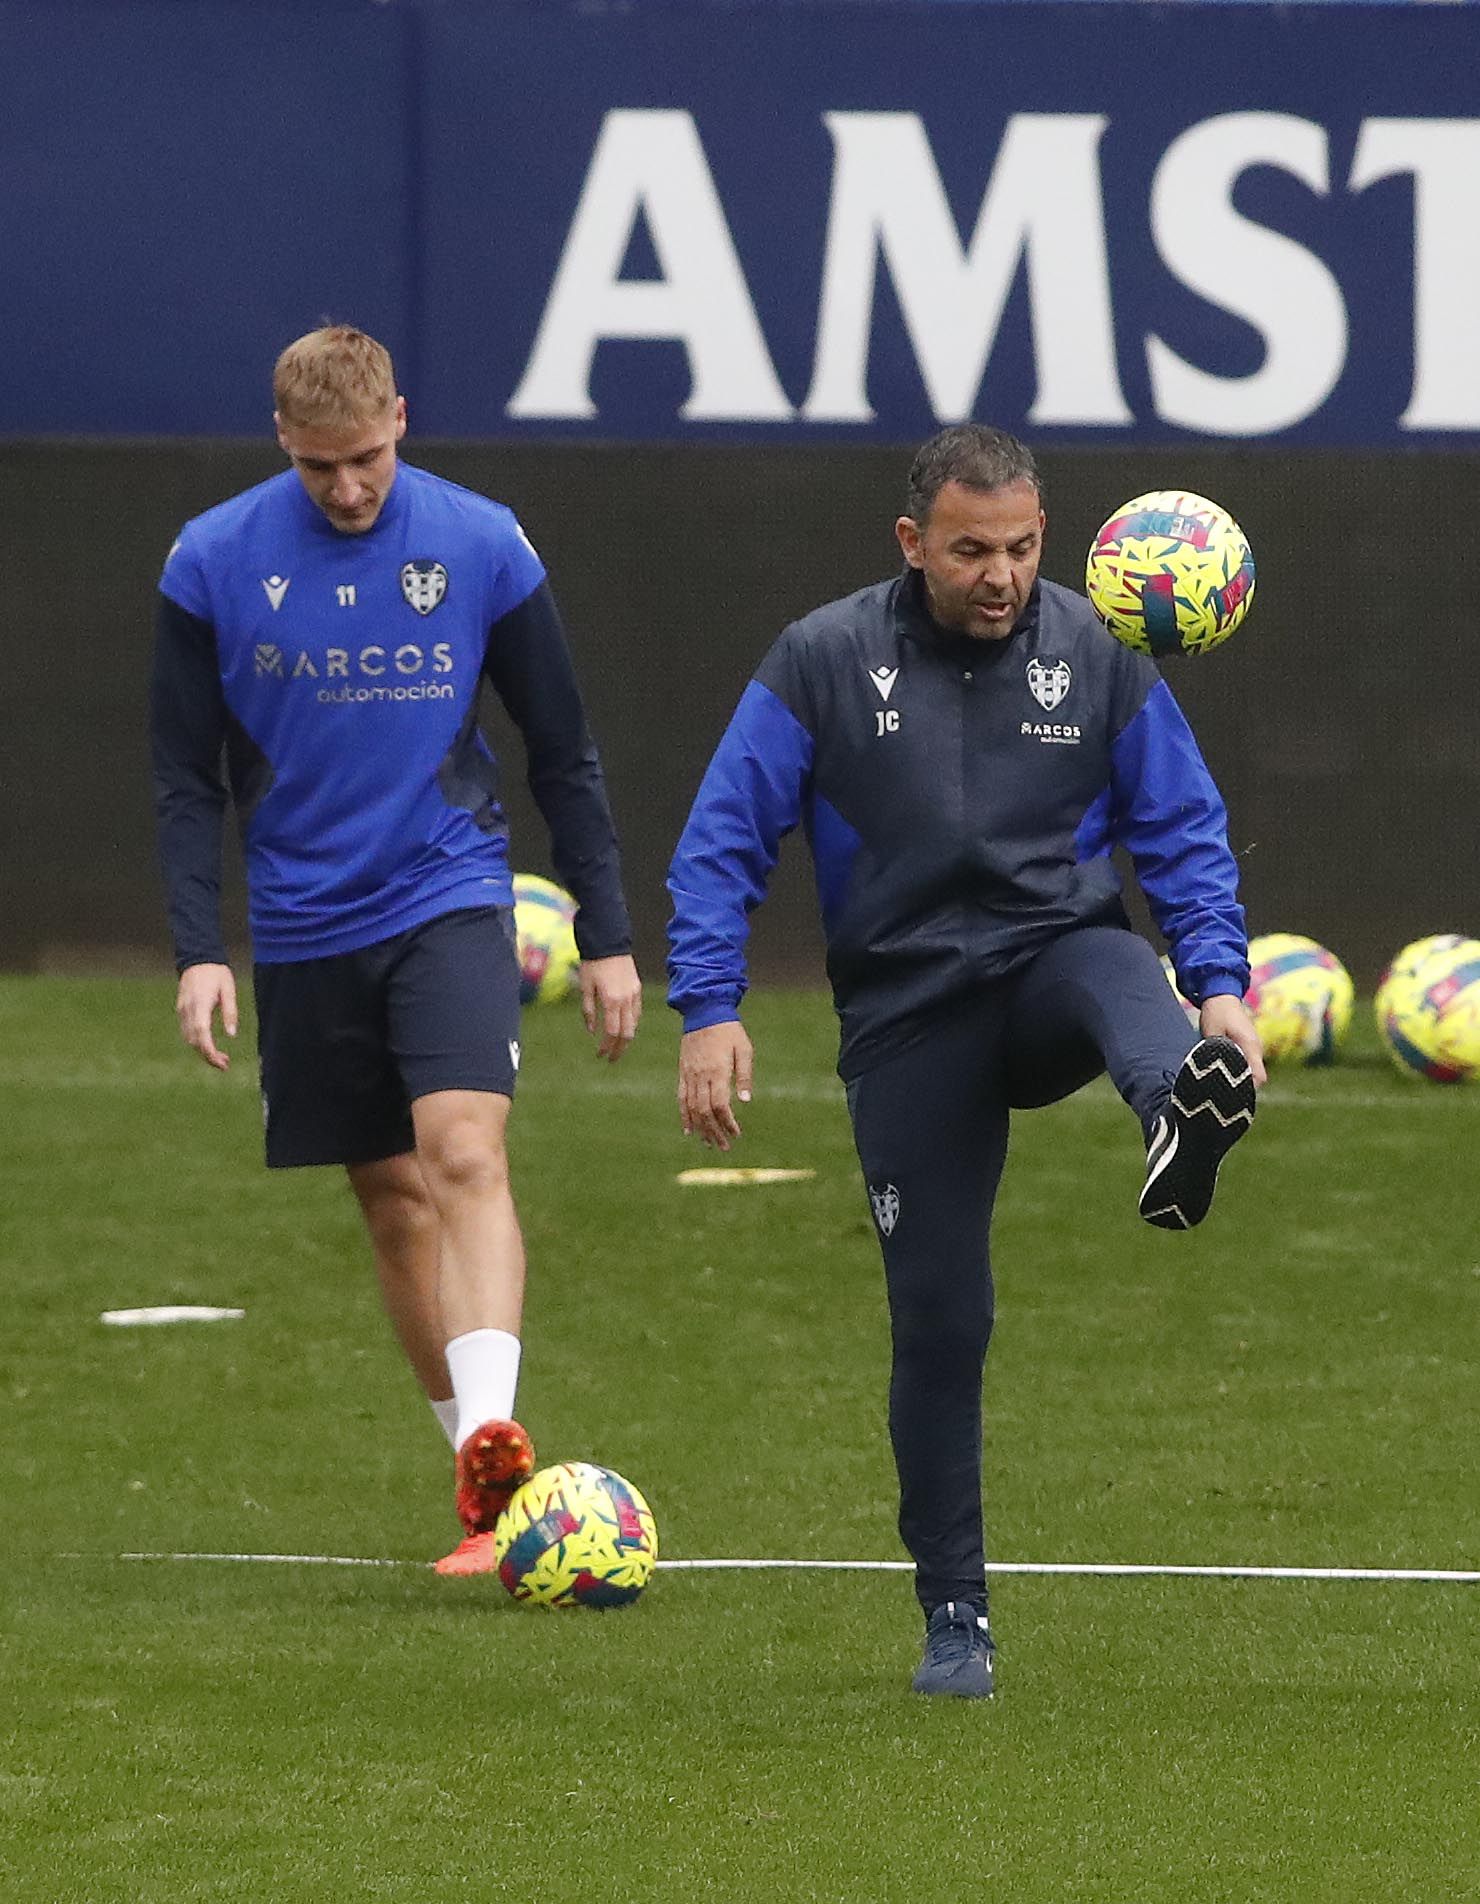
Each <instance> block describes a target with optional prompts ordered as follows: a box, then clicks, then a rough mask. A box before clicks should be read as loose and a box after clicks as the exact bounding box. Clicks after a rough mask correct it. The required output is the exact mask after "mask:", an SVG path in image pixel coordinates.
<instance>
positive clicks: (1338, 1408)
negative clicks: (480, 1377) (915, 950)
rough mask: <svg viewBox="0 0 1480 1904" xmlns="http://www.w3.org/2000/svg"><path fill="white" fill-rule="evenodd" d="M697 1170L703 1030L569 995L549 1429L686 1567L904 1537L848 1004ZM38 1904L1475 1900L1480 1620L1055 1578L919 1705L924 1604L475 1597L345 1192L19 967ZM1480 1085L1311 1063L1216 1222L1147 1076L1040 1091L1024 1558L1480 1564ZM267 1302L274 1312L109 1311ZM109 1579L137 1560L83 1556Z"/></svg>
mask: <svg viewBox="0 0 1480 1904" xmlns="http://www.w3.org/2000/svg"><path fill="white" fill-rule="evenodd" d="M748 1017H749V1021H750V1024H751V1028H752V1031H753V1033H754V1035H755V1038H756V1042H757V1049H758V1054H759V1072H758V1096H757V1099H756V1102H755V1103H754V1104H753V1105H752V1106H751V1107H750V1109H749V1112H748V1116H747V1118H746V1125H747V1130H746V1136H745V1140H744V1143H743V1146H742V1147H741V1149H740V1150H739V1152H738V1153H737V1154H736V1155H735V1157H734V1158H733V1159H732V1161H735V1162H743V1163H750V1164H774V1165H787V1166H805V1167H809V1168H812V1169H815V1171H816V1173H817V1176H816V1179H815V1181H814V1182H811V1183H800V1184H784V1185H779V1186H776V1187H774V1188H769V1189H750V1190H725V1191H713V1190H709V1191H706V1190H696V1189H688V1188H683V1187H680V1186H679V1185H677V1184H676V1183H675V1181H674V1178H675V1174H676V1173H677V1172H678V1171H679V1170H681V1169H683V1168H684V1167H686V1166H688V1165H694V1164H698V1163H700V1162H707V1161H714V1160H713V1159H711V1158H709V1157H708V1156H707V1155H702V1156H701V1154H700V1152H699V1150H698V1148H697V1146H696V1145H695V1144H693V1143H692V1142H690V1143H688V1144H686V1143H685V1142H684V1140H683V1139H681V1138H680V1136H679V1135H678V1133H677V1126H676V1120H675V1116H674V1110H673V1103H672V1070H673V1058H674V1051H675V1044H676V1034H675V1029H674V1026H673V1024H672V1022H671V1019H670V1016H669V1014H667V1013H666V1012H664V1011H663V1010H662V1009H661V1008H660V1007H659V1005H658V1002H657V999H656V997H653V998H651V999H650V1004H649V1020H648V1023H647V1025H646V1027H645V1029H644V1031H643V1033H642V1036H641V1039H640V1041H639V1044H638V1046H637V1047H636V1049H635V1050H634V1051H633V1052H632V1053H631V1054H630V1055H629V1057H628V1059H627V1060H626V1061H625V1062H624V1063H623V1064H622V1065H621V1066H620V1067H618V1068H617V1069H616V1070H609V1069H607V1068H605V1067H600V1066H598V1065H597V1064H596V1062H595V1061H594V1059H593V1058H592V1057H591V1056H590V1055H589V1051H588V1048H587V1041H586V1039H585V1034H584V1032H583V1031H582V1029H581V1027H580V1025H579V1022H578V1015H577V1014H576V1013H575V1011H574V1010H571V1009H568V1008H550V1009H545V1010H541V1011H538V1012H532V1013H531V1014H529V1016H528V1018H527V1021H526V1028H525V1048H526V1060H525V1069H524V1079H523V1082H522V1084H521V1087H520V1098H519V1106H518V1110H517V1113H516V1118H515V1127H514V1129H515V1135H514V1139H513V1148H514V1165H515V1171H516V1183H517V1186H518V1190H519V1196H520V1202H521V1208H522V1213H523V1218H524V1223H525V1227H526V1231H527V1234H528V1241H529V1247H530V1258H531V1285H530V1301H529V1310H528V1320H527V1329H526V1343H527V1349H526V1374H525V1379H524V1383H523V1387H522V1391H521V1413H522V1414H523V1415H524V1418H525V1419H526V1421H527V1422H528V1424H529V1426H530V1427H531V1429H532V1430H533V1432H534V1434H535V1436H536V1439H537V1441H538V1443H539V1446H540V1449H541V1453H542V1456H543V1457H544V1458H546V1459H551V1460H553V1459H561V1458H572V1457H584V1458H590V1459H596V1460H600V1461H603V1462H605V1463H607V1464H609V1465H611V1466H613V1467H616V1468H619V1469H620V1470H621V1471H622V1472H624V1473H626V1474H628V1475H629V1476H630V1477H631V1478H632V1479H633V1480H634V1481H636V1482H637V1483H638V1485H639V1486H640V1487H642V1488H643V1489H644V1491H645V1492H646V1493H647V1495H648V1497H649V1499H650V1500H651V1502H652V1504H653V1507H654V1510H655V1512H656V1514H657V1517H658V1523H659V1527H660V1532H661V1536H662V1541H663V1547H664V1552H665V1554H667V1555H670V1556H673V1557H690V1558H693V1557H713V1556H724V1555H730V1556H783V1557H790V1558H802V1559H806V1558H862V1559H894V1558H897V1557H898V1556H899V1549H898V1546H897V1541H896V1536H895V1533H894V1527H893V1476H892V1469H891V1465H890V1460H889V1454H888V1448H887V1443H886V1439H885V1431H884V1422H883V1393H884V1382H885V1369H886V1351H887V1342H886V1333H885V1324H884V1312H883V1298H882V1289H881V1277H880V1270H879V1266H878V1260H877V1252H876V1249H875V1246H874V1242H873V1238H872V1233H871V1229H870V1225H869V1221H868V1215H867V1209H866V1205H865V1202H864V1198H863V1194H862V1191H861V1188H860V1186H859V1184H858V1182H857V1179H856V1176H855V1172H854V1167H853V1161H852V1154H851V1149H850V1145H849V1139H848V1132H847V1125H846V1119H845V1116H844V1111H843V1106H842V1102H841V1094H840V1091H839V1088H838V1086H837V1085H836V1082H835V1080H834V1078H833V1074H832V1039H833V1031H832V1018H831V1012H830V1010H829V1008H828V1006H827V1004H826V1003H825V1001H824V1000H823V999H822V998H821V997H820V996H816V995H796V994H793V995H782V994H770V995H766V996H761V997H758V998H756V999H755V1000H754V1001H753V1003H752V1006H751V1007H750V1009H749V1011H748ZM0 1087H3V1089H0V1101H3V1106H4V1112H3V1127H4V1137H3V1144H0V1261H3V1284H0V1299H3V1318H4V1321H3V1328H0V1421H3V1424H4V1434H3V1441H0V1511H3V1543H4V1562H3V1566H0V1897H3V1898H4V1899H5V1900H6V1904H74V1901H75V1904H123V1901H124V1900H128V1904H182V1901H184V1900H196V1899H201V1900H217V1899H222V1900H224V1899H231V1900H252V1904H300V1901H301V1904H310V1901H311V1904H323V1900H325V1899H326V1898H353V1899H391V1900H397V1901H398V1904H431V1901H434V1900H440V1899H444V1898H469V1899H473V1898H477V1899H480V1900H481V1899H489V1898H511V1899H528V1900H538V1901H539V1904H577V1901H578V1900H579V1901H580V1904H587V1901H588V1900H591V1899H603V1900H607V1899H617V1898H621V1899H641V1900H668V1899H674V1900H678V1899H684V1900H687V1899H699V1898H715V1899H734V1900H750V1899H756V1900H781V1901H782V1904H789V1901H790V1900H813V1899H816V1900H826V1901H827V1904H854V1901H855V1900H859V1901H862V1900H868V1901H870V1904H872V1901H873V1900H880V1899H883V1900H894V1899H899V1900H909V1904H936V1901H937V1900H956V1899H976V1898H990V1899H993V1900H998V1899H1000V1900H1003V1901H1004V1904H1049V1901H1050V1900H1052V1901H1053V1904H1063V1901H1065V1900H1072V1901H1074V1904H1078V1901H1079V1900H1084V1901H1085V1904H1088V1901H1089V1900H1094V1901H1095V1904H1139V1901H1141V1900H1146V1901H1147V1904H1153V1901H1154V1904H1160V1901H1161V1900H1168V1904H1203V1901H1204V1900H1205V1901H1206V1904H1242V1901H1243V1900H1264V1899H1268V1900H1272V1901H1273V1900H1278V1901H1279V1904H1287V1901H1295V1900H1298V1901H1299V1904H1315V1901H1318V1900H1319V1901H1324V1900H1331V1904H1358V1901H1361V1900H1367V1899H1371V1900H1382V1904H1444V1901H1445V1900H1451V1899H1453V1900H1460V1899H1473V1898H1474V1897H1475V1896H1476V1895H1477V1894H1480V1805H1477V1803H1476V1792H1477V1789H1480V1590H1477V1589H1476V1588H1474V1587H1466V1586H1457V1585H1427V1584H1409V1583H1393V1584H1385V1583H1384V1584H1379V1583H1362V1584H1341V1585H1336V1584H1329V1583H1321V1582H1291V1581H1247V1580H1203V1579H1157V1578H1151V1579H1146V1578H1136V1579H1110V1580H1105V1579H1094V1578H1082V1577H1041V1576H1021V1575H1003V1576H999V1577H998V1578H997V1579H996V1580H995V1582H994V1586H993V1617H994V1626H995V1628H996V1630H997V1634H998V1638H999V1642H1000V1646H1001V1653H1000V1692H999V1696H998V1698H997V1699H996V1700H995V1701H994V1702H993V1703H992V1704H991V1705H990V1706H986V1707H977V1706H971V1705H956V1704H944V1705H943V1704H940V1703H936V1702H926V1701H921V1700H918V1699H914V1698H912V1697H911V1695H910V1694H909V1692H908V1690H907V1687H908V1678H909V1673H910V1671H911V1669H912V1667H913V1665H914V1662H915V1658H916V1654H917V1646H918V1628H917V1619H916V1615H915V1612H914V1609H913V1604H912V1601H911V1598H910V1593H909V1586H908V1581H907V1579H906V1578H905V1577H903V1576H901V1575H899V1574H892V1573H876V1574H865V1573H842V1574H827V1573H792V1574H787V1573H746V1574H722V1573H679V1572H670V1573H660V1574H659V1576H658V1579H657V1581H656V1583H655V1585H654V1586H653V1588H652V1589H651V1590H650V1592H649V1593H648V1594H647V1595H646V1596H645V1598H644V1599H643V1600H642V1601H641V1602H640V1603H639V1604H638V1605H637V1606H636V1607H634V1608H632V1609H631V1610H629V1611H626V1612H622V1613H617V1614H610V1615H606V1616H595V1615H582V1614H567V1615H550V1614H540V1613H535V1612H530V1611H527V1610H525V1609H522V1608H518V1607H515V1606H514V1605H513V1604H512V1603H511V1602H509V1601H507V1600H506V1598H505V1597H504V1595H503V1593H502V1591H501V1589H500V1588H498V1587H497V1585H496V1584H494V1583H491V1582H488V1581H465V1582H443V1581H441V1580H439V1579H437V1578H436V1577H435V1576H434V1575H432V1574H431V1573H430V1572H429V1571H426V1570H425V1569H424V1568H421V1567H417V1566H413V1565H403V1566H399V1567H395V1568H383V1569H369V1568H366V1569H347V1568H331V1567H307V1566H289V1565H230V1564H224V1563H212V1562H190V1563H175V1562H170V1561H165V1560H151V1561H127V1560H123V1559H121V1558H120V1556H122V1555H123V1554H125V1553H135V1552H143V1553H175V1552H190V1553H202V1552H227V1553H279V1554H300V1555H314V1554H328V1555H360V1556H367V1557H383V1558H388V1559H395V1560H400V1561H403V1562H415V1561H423V1560H426V1559H429V1558H431V1557H433V1556H435V1555H436V1554H437V1553H439V1552H441V1551H443V1550H444V1549H445V1548H446V1546H448V1545H450V1543H451V1539H452V1536H453V1534H454V1531H455V1530H454V1527H453V1523H452V1520H451V1513H450V1486H449V1473H448V1467H449V1464H448V1457H447V1451H446V1447H445V1444H444V1443H443V1442H442V1441H441V1440H440V1438H439V1436H438V1434H437V1431H436V1429H435V1424H434V1423H433V1421H432V1419H431V1416H430V1413H429V1411H428V1410H427V1409H426V1408H425V1406H424V1404H423V1403H422V1402H421V1400H420V1399H419V1397H418V1395H417V1394H416V1392H415V1390H414V1388H413V1385H412V1382H411V1378H410V1376H409V1375H408V1374H407V1372H406V1371H405V1369H404V1368H403V1367H402V1365H401V1364H400V1362H399V1360H398V1358H397V1355H396V1353H395V1351H394V1349H393V1346H392V1344H391V1340H390V1336H389V1332H388V1330H387V1328H386V1327H385V1325H384V1323H383V1321H382V1319H381V1317H380V1314H379V1310H378V1305H377V1299H376V1296H375V1293H374V1290H373V1287H372V1281H371V1277H370V1274H369V1269H368V1264H367V1261H366V1253H365V1250H364V1248H363V1245H362V1243H361V1239H360V1236H359V1234H358V1230H357V1226H356V1219H355V1216H354V1213H353V1211H352V1209H351V1206H350V1203H349V1200H348V1195H347V1192H346V1191H345V1189H344V1188H343V1185H342V1180H341V1179H340V1178H339V1176H338V1173H335V1172H327V1171H325V1172H307V1173H297V1174H289V1175H283V1176H274V1177H269V1176H268V1175H267V1174H266V1173H265V1172H264V1171H263V1170H262V1168H261V1165H260V1161H259V1155H258V1150H259V1133H258V1109H257V1098H256V1093H255V1088H254V1076H253V1065H252V1062H251V1056H250V1030H249V1028H244V1033H243V1037H242V1039H241V1040H240V1041H239V1051H238V1057H237V1062H236V1065H235V1067H234V1068H233V1071H232V1073H231V1075H230V1077H229V1078H226V1079H221V1078H218V1077H215V1076H213V1075H211V1074H208V1073H207V1072H206V1070H205V1069H204V1067H202V1066H200V1065H199V1064H198V1063H197V1062H196V1061H194V1060H193V1059H191V1058H190V1057H189V1055H188V1054H186V1053H185V1052H184V1051H183V1050H181V1049H179V1048H178V1047H177V1045H176V1042H175V1033H174V1026H173V1018H172V1012H171V997H170V989H169V985H168V981H167V980H161V981H160V982H159V983H157V984H149V983H144V982H140V981H116V982H115V981H91V980H90V981H80V980H77V981H62V980H42V979H8V980H4V981H0ZM1477 1142H1480V1092H1463V1091H1446V1090H1442V1089H1439V1088H1436V1087H1430V1086H1424V1085H1422V1084H1419V1083H1417V1082H1413V1083H1409V1082H1407V1081H1405V1080H1404V1079H1402V1078H1400V1077H1398V1076H1397V1075H1396V1073H1394V1072H1392V1071H1391V1069H1390V1068H1389V1067H1388V1066H1387V1065H1386V1063H1385V1062H1384V1060H1383V1059H1382V1058H1381V1057H1380V1055H1379V1054H1378V1053H1377V1051H1376V1049H1375V1046H1374V1043H1373V1041H1372V1038H1371V1035H1370V1033H1369V1032H1368V1031H1367V1026H1366V1019H1365V1016H1364V1017H1363V1018H1362V1021H1361V1023H1360V1024H1359V1026H1358V1028H1357V1031H1356V1034H1355V1035H1354V1040H1353V1051H1352V1053H1351V1055H1350V1058H1349V1060H1348V1061H1347V1062H1344V1063H1343V1064H1341V1065H1340V1066H1339V1067H1337V1068H1336V1069H1334V1070H1332V1071H1330V1072H1328V1073H1326V1074H1324V1075H1323V1074H1319V1073H1300V1074H1296V1075H1293V1076H1292V1075H1290V1074H1282V1075H1280V1076H1279V1077H1278V1078H1277V1080H1276V1082H1275V1083H1274V1084H1273V1085H1272V1086H1271V1087H1270V1089H1269V1091H1268V1092H1267V1094H1266V1097H1265V1102H1264V1105H1263V1109H1262V1112H1261V1116H1260V1118H1259V1122H1258V1124H1257V1126H1256V1128H1255V1131H1254V1133H1253V1135H1252V1137H1251V1139H1250V1140H1249V1141H1248V1142H1247V1143H1246V1144H1244V1145H1243V1146H1241V1148H1240V1150H1239V1151H1238V1152H1237V1153H1236V1154H1235V1155H1234V1157H1233V1158H1232V1159H1231V1161H1230V1163H1229V1166H1228V1168H1227V1171H1226V1173H1225V1181H1224V1185H1223V1188H1222V1191H1221V1192H1220V1196H1219V1201H1218V1204H1217V1206H1216V1208H1215V1211H1214V1214H1213V1217H1212V1218H1211V1219H1210V1221H1209V1222H1208V1224H1207V1225H1206V1227H1205V1228H1204V1229H1203V1230H1200V1231H1199V1232H1197V1233H1196V1234H1194V1235H1191V1236H1185V1237H1175V1236H1167V1235H1164V1234H1162V1233H1160V1232H1155V1231H1152V1230H1149V1229H1148V1228H1147V1227H1146V1226H1144V1225H1143V1224H1141V1223H1140V1222H1138V1221H1137V1219H1136V1216H1135V1195H1136V1191H1137V1188H1138V1187H1139V1175H1140V1170H1139V1166H1140V1151H1139V1146H1138V1144H1137V1141H1136V1132H1135V1129H1134V1127H1133V1125H1132V1122H1131V1120H1130V1117H1129V1114H1128V1113H1127V1112H1125V1111H1124V1109H1123V1108H1122V1107H1121V1106H1120V1105H1119V1104H1118V1103H1117V1102H1116V1101H1115V1100H1114V1099H1113V1097H1112V1096H1111V1095H1110V1093H1109V1092H1108V1091H1107V1090H1106V1089H1105V1088H1104V1087H1103V1086H1097V1087H1094V1088H1092V1089H1091V1090H1089V1091H1087V1092H1084V1093H1082V1094H1081V1095H1080V1096H1079V1097H1078V1098H1076V1099H1074V1100H1073V1101H1071V1102H1069V1103H1067V1104H1064V1105H1062V1106H1059V1107H1056V1108H1054V1109H1052V1110H1049V1111H1042V1112H1035V1113H1033V1114H1031V1115H1027V1116H1024V1117H1021V1118H1019V1119H1018V1120H1017V1123H1016V1127H1015V1132H1014V1143H1013V1155H1012V1158H1011V1160H1010V1162H1009V1166H1008V1174H1007V1178H1006V1182H1005V1185H1004V1190H1003V1194H1002V1199H1001V1205H1000V1209H999V1216H998V1223H997V1232H996V1251H995V1255H996V1268H997V1278H998V1334H997V1339H996V1342H995V1344H994V1347H993V1352H992V1357H991V1361H990V1364H989V1371H988V1382H987V1390H988V1394H987V1405H988V1415H987V1422H988V1428H987V1441H988V1461H987V1476H988V1479H987V1493H988V1526H989V1533H990V1543H991V1548H992V1551H993V1553H994V1555H995V1556H996V1557H997V1558H999V1559H1001V1560H1003V1561H1027V1560H1037V1561H1051V1560H1074V1561H1116V1562H1137V1561H1140V1562H1181V1563H1230V1564H1232V1563H1245V1564H1264V1565H1285V1564H1290V1565H1312V1566H1322V1565H1330V1566H1387V1567H1428V1568H1461V1569H1463V1568H1474V1567H1476V1566H1477V1564H1480V1527H1477V1515H1476V1509H1477V1498H1480V1497H1477V1487H1476V1480H1475V1474H1476V1450H1477V1445H1480V1434H1477V1429H1480V1385H1477V1381H1476V1345H1477V1342H1480V1330H1477V1323H1480V1223H1477V1211H1476V1182H1477V1175H1476V1164H1475V1157H1476V1152H1477ZM168 1302H205V1303H220V1304H228V1305H237V1306H240V1307H242V1308H244V1309H245V1311H246V1317H245V1320H244V1321H240V1322H235V1323H222V1324H219V1325H197V1326H181V1327H178V1328H172V1329H152V1330H143V1329H140V1330H116V1329H110V1328H105V1327H103V1326H102V1325H101V1324H100V1322H99V1320H98V1317H99V1312H100V1311H101V1310H103V1309H106V1308H111V1307H117V1306H132V1305H142V1304H154V1303H168ZM73 1556H80V1557H73Z"/></svg>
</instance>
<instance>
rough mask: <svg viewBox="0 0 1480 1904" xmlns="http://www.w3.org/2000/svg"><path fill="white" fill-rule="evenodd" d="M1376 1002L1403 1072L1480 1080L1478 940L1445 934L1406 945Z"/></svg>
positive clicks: (1445, 1080) (1439, 1080) (1382, 1030)
mask: <svg viewBox="0 0 1480 1904" xmlns="http://www.w3.org/2000/svg"><path fill="white" fill-rule="evenodd" d="M1374 1005H1375V1010H1376V1015H1377V1029H1378V1032H1379V1034H1380V1035H1381V1038H1382V1042H1383V1044H1384V1046H1385V1047H1386V1049H1387V1052H1388V1055H1389V1056H1390V1057H1391V1058H1392V1060H1393V1062H1394V1064H1396V1065H1397V1067H1398V1069H1399V1070H1400V1071H1406V1072H1409V1073H1414V1072H1416V1073H1417V1074H1418V1075H1419V1076H1420V1077H1423V1078H1431V1079H1432V1080H1433V1082H1434V1083H1436V1084H1469V1083H1472V1082H1475V1081H1476V1080H1480V941H1476V940H1474V939H1465V938H1461V937H1459V936H1458V935H1457V934H1455V933H1452V932H1443V933H1437V934H1435V935H1434V936H1433V937H1432V938H1428V939H1416V940H1415V941H1414V942H1413V944H1412V945H1406V946H1404V948H1403V950H1402V951H1401V952H1400V953H1399V954H1398V955H1397V957H1396V958H1395V959H1394V960H1393V962H1392V964H1391V965H1390V966H1389V967H1388V969H1387V971H1386V972H1385V973H1384V974H1383V977H1382V982H1381V983H1380V984H1379V986H1378V988H1377V997H1376V1000H1375V1001H1374Z"/></svg>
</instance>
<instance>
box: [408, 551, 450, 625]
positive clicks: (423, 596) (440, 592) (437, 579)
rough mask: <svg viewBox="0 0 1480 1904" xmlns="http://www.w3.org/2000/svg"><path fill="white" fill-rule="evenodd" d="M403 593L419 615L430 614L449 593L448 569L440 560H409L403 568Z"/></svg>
mask: <svg viewBox="0 0 1480 1904" xmlns="http://www.w3.org/2000/svg"><path fill="white" fill-rule="evenodd" d="M401 593H402V594H403V595H404V596H405V597H406V599H407V601H408V602H410V604H411V606H412V607H413V608H414V609H415V610H416V612H417V614H418V615H430V614H431V612H432V610H433V609H434V608H435V607H436V606H437V604H438V602H440V601H441V599H442V597H443V596H444V595H445V594H446V593H447V571H446V569H444V568H443V566H442V564H441V563H440V562H428V561H426V560H424V559H423V560H422V561H419V562H408V563H407V564H406V566H405V567H404V568H403V569H402V570H401Z"/></svg>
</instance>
